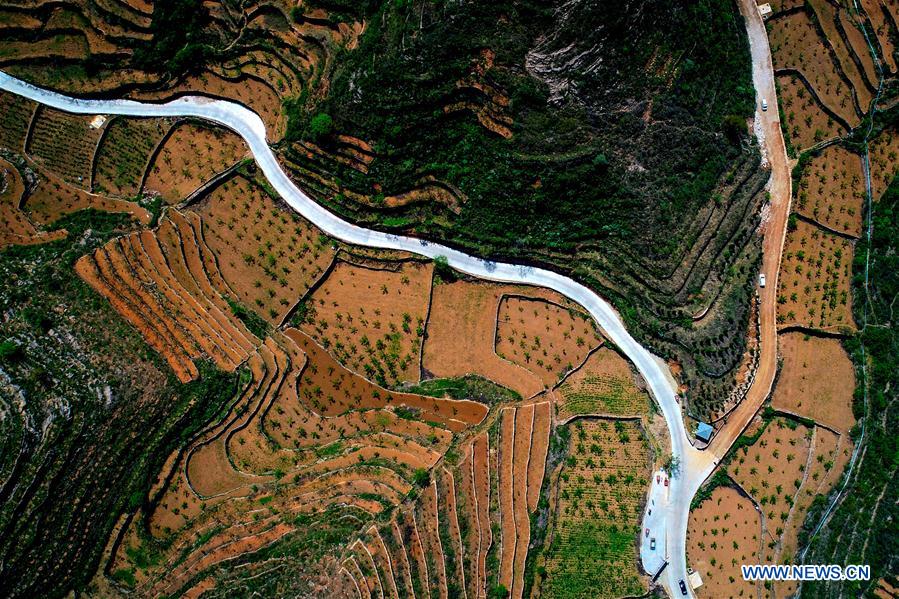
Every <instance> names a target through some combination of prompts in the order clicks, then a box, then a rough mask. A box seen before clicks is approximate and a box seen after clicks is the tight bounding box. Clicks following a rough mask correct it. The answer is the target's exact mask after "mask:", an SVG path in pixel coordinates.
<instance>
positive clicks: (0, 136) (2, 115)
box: [0, 92, 37, 154]
mask: <svg viewBox="0 0 899 599" xmlns="http://www.w3.org/2000/svg"><path fill="white" fill-rule="evenodd" d="M36 106H37V105H36V104H35V103H34V102H31V101H30V100H26V99H25V98H23V97H22V96H16V95H14V94H9V93H6V92H2V93H0V148H6V149H7V150H10V151H12V152H15V153H16V154H21V153H22V152H24V148H25V136H26V135H27V134H28V126H29V124H30V123H31V116H32V115H33V114H34V109H35V108H36Z"/></svg>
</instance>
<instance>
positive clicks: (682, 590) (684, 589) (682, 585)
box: [678, 578, 687, 595]
mask: <svg viewBox="0 0 899 599" xmlns="http://www.w3.org/2000/svg"><path fill="white" fill-rule="evenodd" d="M678 585H679V586H680V594H681V595H686V594H687V584H686V583H685V582H684V579H683V578H681V581H680V582H679V583H678Z"/></svg>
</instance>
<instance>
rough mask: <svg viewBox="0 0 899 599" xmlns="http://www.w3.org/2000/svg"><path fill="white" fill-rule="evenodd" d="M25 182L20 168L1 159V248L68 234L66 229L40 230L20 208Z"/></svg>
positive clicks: (40, 241)
mask: <svg viewBox="0 0 899 599" xmlns="http://www.w3.org/2000/svg"><path fill="white" fill-rule="evenodd" d="M24 194H25V183H24V181H23V180H22V175H21V174H20V173H19V171H18V169H17V168H16V167H15V166H14V165H12V164H10V163H9V162H7V161H6V160H2V159H0V250H2V249H4V248H6V247H8V246H10V245H28V244H33V243H45V242H47V241H53V240H55V239H61V238H63V237H65V236H66V232H65V231H52V232H43V231H38V230H37V229H36V228H35V226H34V224H33V223H32V222H31V221H30V220H29V219H28V217H27V216H26V215H25V213H24V212H22V211H21V210H20V209H19V205H20V203H21V201H22V196H23V195H24Z"/></svg>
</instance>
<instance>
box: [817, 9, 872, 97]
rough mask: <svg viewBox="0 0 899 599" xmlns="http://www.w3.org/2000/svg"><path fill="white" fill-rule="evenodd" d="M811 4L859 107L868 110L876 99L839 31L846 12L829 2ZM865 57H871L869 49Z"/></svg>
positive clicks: (853, 52)
mask: <svg viewBox="0 0 899 599" xmlns="http://www.w3.org/2000/svg"><path fill="white" fill-rule="evenodd" d="M809 3H810V5H811V7H812V8H813V9H814V11H815V14H816V15H817V17H818V23H819V24H820V25H821V29H822V30H823V31H824V35H825V36H826V37H827V41H828V42H829V43H830V46H831V47H832V48H833V51H834V53H835V54H836V56H837V60H838V61H839V65H840V69H842V71H843V73H844V74H845V75H846V77H847V78H848V79H849V82H850V83H851V84H852V89H853V90H854V91H855V94H856V97H857V98H858V103H859V105H860V106H861V107H862V110H865V109H867V107H868V106H869V105H870V104H871V100H873V99H874V93H873V91H872V89H869V88H868V86H867V85H866V83H867V81H866V79H865V73H864V71H863V70H859V68H858V66H857V65H856V63H855V62H854V59H856V58H857V57H856V55H855V51H854V50H853V48H852V46H850V45H848V44H847V43H846V42H845V41H843V37H842V36H841V35H840V32H839V30H838V29H837V20H838V19H839V18H840V15H841V14H842V13H843V12H845V11H844V10H843V9H839V8H837V7H835V6H834V5H833V4H831V3H830V2H828V1H827V0H809ZM847 37H848V36H847ZM864 55H865V56H868V57H870V54H869V52H868V50H867V48H865V50H864ZM872 81H873V84H872V87H876V85H877V78H876V77H875V78H874V79H873V80H872Z"/></svg>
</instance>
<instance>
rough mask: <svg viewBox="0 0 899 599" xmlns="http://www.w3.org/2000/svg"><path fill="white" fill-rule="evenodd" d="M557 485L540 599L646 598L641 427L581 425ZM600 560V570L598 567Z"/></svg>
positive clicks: (575, 426) (645, 459)
mask: <svg viewBox="0 0 899 599" xmlns="http://www.w3.org/2000/svg"><path fill="white" fill-rule="evenodd" d="M567 426H568V428H569V431H570V441H569V444H568V453H567V456H568V457H567V459H566V461H565V462H563V465H562V467H561V468H560V469H559V470H558V473H557V474H556V475H555V479H554V481H553V491H552V492H553V495H554V498H551V499H550V503H551V504H553V505H554V508H553V511H552V514H551V516H550V524H549V528H548V530H547V537H546V541H545V545H544V547H546V548H547V549H545V550H544V551H545V552H544V555H543V557H542V558H541V559H540V560H538V566H539V565H540V561H543V567H544V568H545V570H546V574H545V575H544V576H543V578H542V580H539V577H538V580H539V582H538V581H535V590H536V592H537V594H538V595H539V596H545V597H557V596H560V595H561V596H585V593H590V594H591V595H592V596H597V597H621V596H636V595H642V594H643V593H645V592H646V591H647V590H648V586H649V580H648V579H647V578H645V577H644V576H642V575H641V574H640V572H639V570H638V568H637V563H638V560H639V557H638V555H637V544H636V541H637V535H639V534H641V532H642V531H641V528H640V521H641V517H642V507H643V502H644V501H645V499H646V481H647V480H648V478H649V476H650V465H651V464H650V461H651V458H650V450H649V447H648V445H647V443H646V440H645V437H644V433H643V430H642V429H641V427H640V424H639V423H638V422H636V421H630V420H628V421H614V422H610V421H607V420H600V419H586V420H578V421H576V422H574V423H572V424H569V425H567ZM600 559H601V560H602V567H601V568H598V567H597V561H598V560H600Z"/></svg>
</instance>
